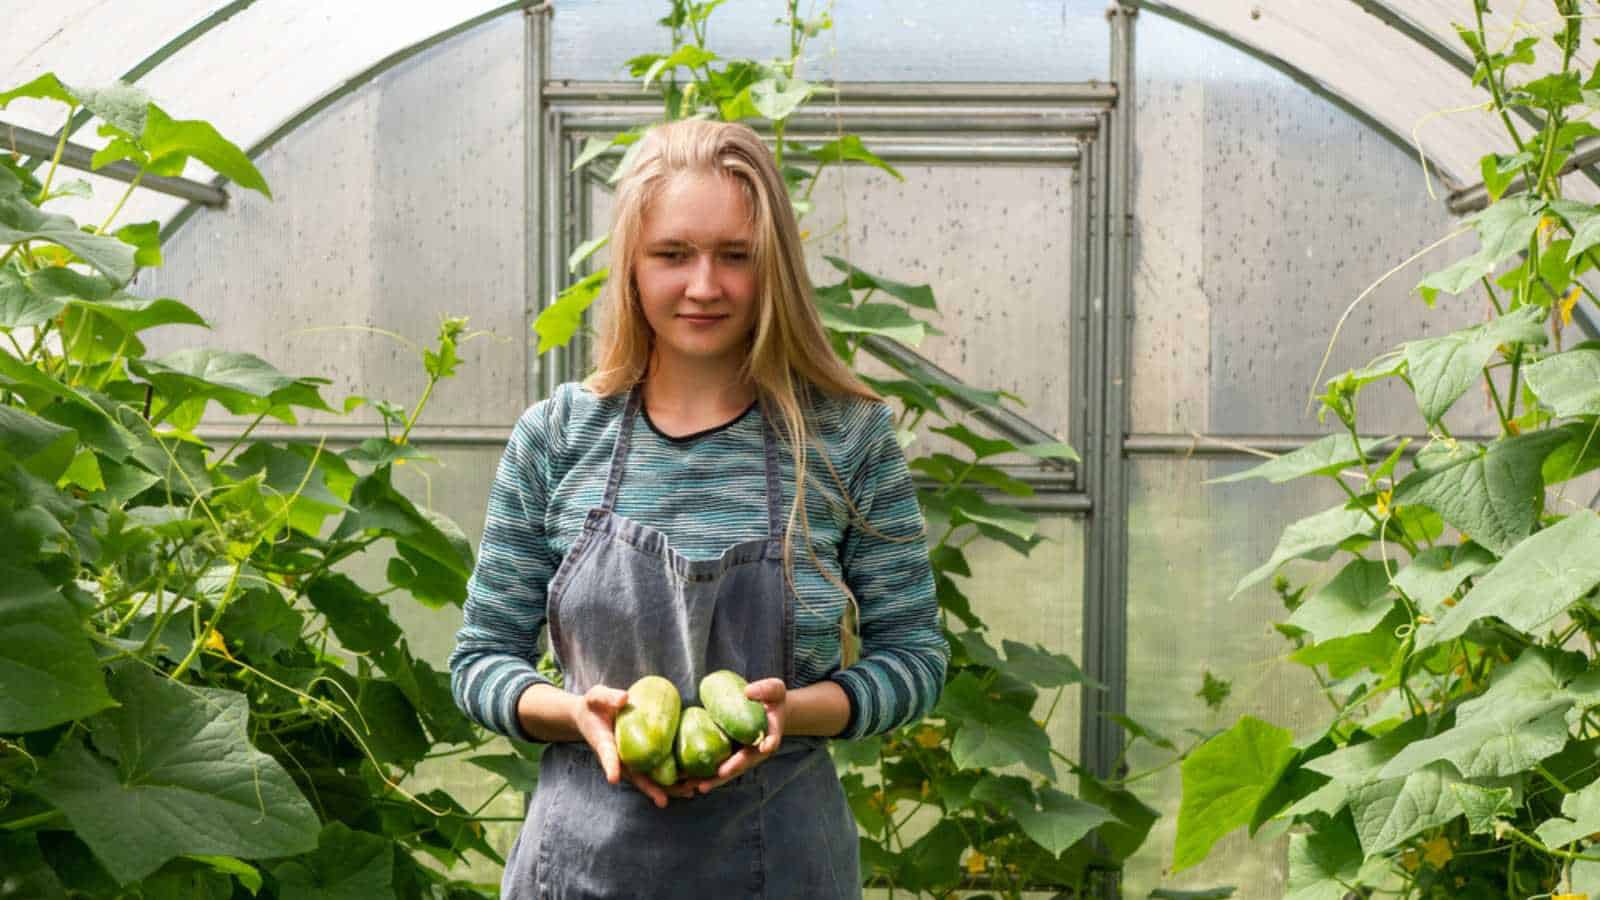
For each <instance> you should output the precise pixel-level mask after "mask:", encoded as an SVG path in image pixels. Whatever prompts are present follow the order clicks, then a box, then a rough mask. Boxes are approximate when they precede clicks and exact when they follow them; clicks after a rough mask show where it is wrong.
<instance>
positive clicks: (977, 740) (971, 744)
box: [934, 672, 1055, 778]
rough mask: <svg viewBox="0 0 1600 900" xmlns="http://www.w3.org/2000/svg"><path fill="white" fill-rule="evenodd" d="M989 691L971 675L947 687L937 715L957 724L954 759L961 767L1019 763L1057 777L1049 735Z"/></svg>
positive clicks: (960, 676) (1026, 716) (953, 751)
mask: <svg viewBox="0 0 1600 900" xmlns="http://www.w3.org/2000/svg"><path fill="white" fill-rule="evenodd" d="M995 700H996V698H995V697H994V696H991V695H990V694H988V693H986V692H985V691H984V689H983V687H982V685H981V684H980V683H979V682H978V679H977V678H976V677H975V676H973V675H972V674H971V673H970V672H963V673H962V674H960V675H957V676H956V677H955V678H954V679H952V680H951V681H950V683H949V684H947V685H946V686H945V689H944V694H943V696H942V697H941V699H940V701H939V705H938V707H937V708H936V709H935V711H934V715H937V716H942V717H943V718H944V719H945V720H946V721H948V722H950V723H951V724H952V725H954V726H956V729H957V730H956V737H955V741H954V743H953V745H952V747H951V750H950V756H951V758H952V759H954V760H955V764H956V765H957V766H958V767H959V768H962V769H982V768H991V767H999V766H1009V765H1013V764H1015V763H1018V762H1021V763H1024V764H1025V765H1027V766H1028V768H1030V769H1033V770H1034V771H1036V772H1039V773H1040V774H1042V775H1045V776H1046V777H1050V778H1053V777H1055V766H1054V765H1053V764H1052V763H1051V761H1050V736H1049V735H1048V734H1046V733H1045V731H1044V729H1043V728H1040V727H1039V723H1037V722H1035V721H1034V720H1033V719H1031V718H1029V717H1028V714H1027V713H1025V712H1023V711H1021V710H1019V709H1017V708H1016V707H1013V706H1010V705H1009V704H1005V703H996V702H995Z"/></svg>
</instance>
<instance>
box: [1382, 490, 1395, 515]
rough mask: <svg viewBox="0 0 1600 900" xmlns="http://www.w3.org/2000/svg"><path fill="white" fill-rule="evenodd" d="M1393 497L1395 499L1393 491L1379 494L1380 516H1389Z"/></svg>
mask: <svg viewBox="0 0 1600 900" xmlns="http://www.w3.org/2000/svg"><path fill="white" fill-rule="evenodd" d="M1393 497H1394V491H1392V490H1389V491H1379V492H1378V515H1380V516H1387V515H1389V501H1390V500H1391V499H1392V498H1393Z"/></svg>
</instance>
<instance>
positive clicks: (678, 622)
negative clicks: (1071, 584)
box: [450, 121, 948, 900]
mask: <svg viewBox="0 0 1600 900" xmlns="http://www.w3.org/2000/svg"><path fill="white" fill-rule="evenodd" d="M610 252H611V257H612V260H613V263H612V268H611V277H610V279H609V281H608V282H607V287H606V293H605V295H604V297H603V300H602V307H601V324H600V339H599V342H598V344H597V351H596V357H597V359H596V371H595V372H594V373H593V374H591V375H590V376H589V377H588V378H587V379H585V380H584V381H583V382H582V383H581V384H566V385H563V386H562V387H561V388H560V389H559V390H557V391H556V392H555V394H554V395H553V396H552V397H550V398H549V399H547V400H544V401H542V402H540V403H538V404H537V405H535V406H533V407H532V408H531V409H529V410H528V411H527V412H526V413H524V414H523V416H522V417H521V418H520V419H519V420H518V422H517V424H516V427H515V429H514V430H513V433H512V437H511V440H510V442H509V444H508V446H507V447H506V451H505V455H504V457H503V458H502V459H501V462H500V466H499V469H498V471H497V473H496V475H495V479H494V483H493V485H492V486H491V487H490V493H489V510H488V517H487V521H486V524H485V526H484V534H483V542H482V545H481V547H480V549H479V555H478V564H477V568H476V570H475V571H474V573H473V575H472V578H471V580H470V582H469V591H468V595H469V596H468V599H467V603H466V614H465V624H464V625H463V627H462V628H461V631H460V632H459V633H458V634H457V646H456V649H455V651H454V653H453V654H452V655H451V659H450V669H451V679H452V685H453V689H454V693H455V698H456V702H457V703H458V704H459V705H460V706H461V708H462V709H463V710H465V711H466V713H467V714H468V715H469V716H471V717H472V718H473V719H475V720H476V721H478V722H479V723H480V724H482V725H483V726H485V727H486V728H489V729H490V730H492V731H496V732H499V733H500V734H504V735H507V736H509V737H511V738H513V739H516V740H524V741H543V742H549V747H548V749H547V750H546V752H545V754H544V756H543V759H542V763H541V769H540V778H539V786H538V789H537V791H536V792H535V795H534V797H533V801H532V803H531V804H530V805H529V809H528V816H527V820H526V821H525V822H524V823H523V827H522V831H521V833H520V835H519V836H518V838H517V841H516V843H515V845H514V846H513V848H512V851H511V854H510V856H509V857H508V859H507V861H506V870H505V878H504V883H503V885H502V892H501V896H502V897H504V898H507V900H532V898H541V900H542V898H546V897H550V898H568V897H680V896H681V897H695V898H703V897H705V896H717V897H758V896H759V897H796V898H801V897H803V898H826V897H855V896H859V894H860V892H861V887H860V884H861V882H860V876H859V871H858V869H859V866H858V860H857V841H856V827H855V821H854V819H853V818H852V816H851V813H850V810H849V807H848V806H847V805H846V803H845V798H844V793H843V790H842V789H841V787H840V785H839V780H838V777H837V775H836V774H835V772H834V768H833V765H832V762H831V761H830V759H829V756H828V754H827V751H826V738H828V737H851V738H854V737H861V736H865V735H871V734H878V733H882V732H885V731H889V730H891V729H893V728H896V727H898V726H901V725H904V724H906V723H908V722H912V721H915V720H916V719H918V718H920V717H921V716H922V715H924V714H925V713H926V712H927V711H928V710H929V709H930V708H931V707H932V705H933V703H934V701H935V700H936V699H937V698H938V694H939V689H940V687H941V685H942V683H943V680H944V672H945V662H946V657H947V652H948V648H947V646H946V644H945V641H944V638H943V636H942V633H941V631H940V628H939V621H938V615H937V603H936V600H935V596H934V584H933V573H932V568H931V566H930V564H929V561H928V551H927V545H926V543H925V540H924V536H923V530H924V526H923V520H922V514H921V510H920V508H919V507H918V505H917V499H916V493H915V490H914V488H913V486H912V482H911V477H910V472H909V470H908V468H907V466H906V462H905V457H904V456H903V455H902V453H901V451H900V446H899V444H898V442H897V441H896V437H895V430H894V427H893V418H892V415H891V412H890V410H889V408H888V406H887V405H886V404H884V403H883V401H882V400H881V399H880V398H879V397H878V396H877V395H876V394H874V393H873V392H872V391H871V390H870V389H869V388H868V387H867V386H866V385H864V384H863V383H862V382H861V381H860V380H859V379H857V378H856V377H855V376H854V375H852V374H851V373H850V371H849V370H848V369H847V368H846V367H845V366H844V365H843V364H842V363H841V362H840V360H839V359H838V357H836V356H835V355H834V353H833V350H832V348H831V346H830V345H829V343H828V338H827V335H826V332H825V331H824V330H823V328H822V324H821V321H820V320H819V319H818V316H817V313H816V310H815V308H814V306H813V305H812V302H811V286H810V282H809V280H808V278H807V276H806V272H805V267H804V258H803V256H802V253H801V246H800V235H799V230H798V228H797V226H796V224H795V220H794V215H793V212H792V210H791V208H790V206H789V199H788V195H787V193H786V191H785V188H784V183H783V180H782V178H781V177H780V176H779V174H778V171H777V167H776V166H775V164H774V162H773V159H772V156H771V154H769V153H768V151H767V149H766V147H765V146H764V145H763V144H762V143H761V140H760V138H758V137H757V136H756V134H755V132H753V131H751V130H750V129H749V128H746V127H744V126H741V125H730V124H723V123H714V122H706V121H687V122H678V123H673V124H669V125H663V126H659V127H657V128H655V129H653V130H651V131H650V132H649V133H648V134H647V135H646V136H645V138H644V143H643V145H642V146H641V147H640V149H639V152H638V154H637V156H636V158H635V160H634V163H633V165H632V168H631V169H630V171H629V173H628V174H627V175H626V176H625V177H624V178H623V180H622V182H621V184H620V185H619V188H618V191H617V195H616V207H615V213H614V220H613V223H612V228H611V242H610ZM852 606H854V607H855V608H856V609H858V610H859V631H860V642H861V643H860V647H861V651H862V652H861V656H860V659H859V660H858V661H853V660H851V659H849V658H848V656H849V655H850V654H847V653H846V652H845V651H846V649H847V648H846V646H845V645H846V644H847V643H849V642H848V641H847V640H844V638H853V637H854V633H853V630H852V629H849V628H848V626H845V625H843V624H842V623H844V622H845V621H846V615H845V613H846V609H847V608H848V607H852ZM546 625H548V626H549V640H550V644H551V646H552V648H553V649H554V651H555V656H556V659H557V661H558V662H559V664H560V668H561V671H562V682H563V683H562V686H561V687H556V686H555V685H553V684H551V683H550V682H549V681H548V680H546V679H545V678H543V677H542V676H541V675H540V674H539V673H538V672H537V671H536V670H535V665H534V664H535V662H536V660H537V659H538V656H539V651H538V648H537V646H536V639H537V637H538V635H539V632H540V629H541V628H543V627H544V626H546ZM852 662H853V664H851V663H852ZM718 669H732V670H734V671H736V672H739V673H740V674H742V675H743V676H744V677H745V678H746V679H747V680H748V681H749V682H750V686H749V690H748V696H749V697H750V698H751V699H754V700H758V701H760V702H761V703H762V704H764V705H765V707H766V711H767V726H768V727H767V736H766V737H765V738H764V739H763V740H761V741H760V742H759V743H758V744H756V745H754V746H750V747H744V748H742V749H740V750H739V751H738V752H736V753H735V754H734V755H733V756H732V757H730V758H729V759H728V761H727V762H725V763H724V764H723V765H722V767H721V768H720V770H719V771H718V772H717V774H716V776H715V777H714V778H707V779H690V780H687V781H683V782H680V783H678V784H676V785H674V786H673V787H671V788H668V789H663V788H661V787H660V786H658V785H656V784H655V783H654V782H653V781H651V780H650V779H649V778H648V777H646V775H645V774H644V773H642V772H632V771H629V770H628V769H627V768H626V767H625V766H623V765H622V764H621V762H620V761H619V758H618V755H617V748H616V746H615V742H614V740H613V737H612V729H613V720H614V717H615V716H616V714H617V712H618V711H619V710H621V708H622V706H623V704H624V703H625V702H626V699H627V695H626V693H625V690H624V689H625V688H627V687H628V685H630V684H632V683H633V682H634V681H635V680H636V679H638V678H640V677H642V676H644V675H662V676H664V677H666V678H668V679H670V680H671V681H672V682H673V683H674V684H676V685H677V688H678V691H679V692H680V694H682V696H683V698H684V701H685V703H693V702H695V701H696V699H697V697H696V693H697V685H698V683H699V680H700V677H701V676H703V675H705V674H706V673H708V672H712V671H715V670H718Z"/></svg>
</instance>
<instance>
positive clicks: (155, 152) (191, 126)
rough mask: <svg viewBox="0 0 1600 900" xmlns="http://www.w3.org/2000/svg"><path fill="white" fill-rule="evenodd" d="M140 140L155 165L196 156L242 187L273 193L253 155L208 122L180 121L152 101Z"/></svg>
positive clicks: (267, 193)
mask: <svg viewBox="0 0 1600 900" xmlns="http://www.w3.org/2000/svg"><path fill="white" fill-rule="evenodd" d="M140 143H141V144H143V145H144V148H145V150H147V151H148V152H149V154H150V159H151V162H152V164H159V163H161V162H162V161H163V160H176V159H180V158H187V157H193V158H195V159H198V160H200V161H201V162H203V163H205V164H206V165H208V166H210V167H211V168H212V169H214V170H216V172H217V174H218V175H221V176H223V177H224V178H227V179H229V180H231V181H233V182H234V183H235V184H237V185H239V186H240V187H244V188H249V189H250V190H253V191H260V192H261V193H263V194H265V195H266V196H268V197H271V196H272V191H271V190H270V189H268V187H267V181H266V179H265V178H262V177H261V173H260V172H259V171H257V170H256V167H255V165H254V164H252V163H251V162H250V157H248V156H245V154H244V151H243V150H240V149H239V148H238V147H237V146H235V145H234V144H233V143H231V142H230V141H228V140H227V139H226V138H224V137H223V136H222V135H221V134H218V133H217V129H216V128H214V127H212V126H211V124H210V123H208V122H202V121H199V120H185V121H176V120H174V119H172V118H171V117H170V116H168V115H167V114H166V113H165V112H163V111H162V110H161V107H159V106H156V105H155V104H154V103H152V104H150V105H149V106H148V107H147V108H146V111H145V120H144V134H143V136H142V138H141V140H140ZM180 171H181V169H180Z"/></svg>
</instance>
